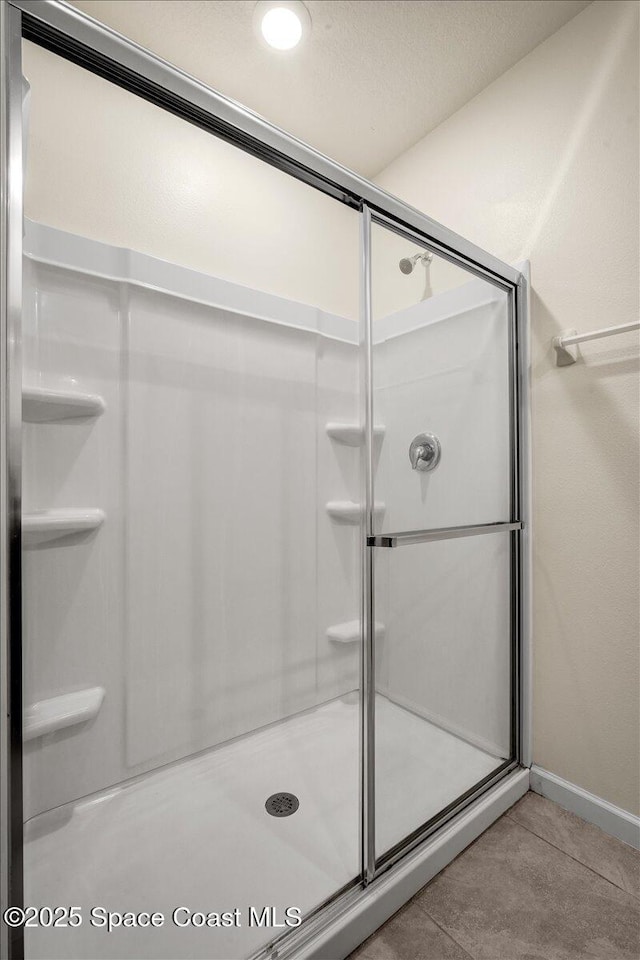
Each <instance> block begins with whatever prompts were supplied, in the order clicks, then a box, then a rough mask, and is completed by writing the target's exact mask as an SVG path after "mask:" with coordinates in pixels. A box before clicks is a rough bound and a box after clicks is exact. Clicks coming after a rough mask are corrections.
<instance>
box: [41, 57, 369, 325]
mask: <svg viewBox="0 0 640 960" xmlns="http://www.w3.org/2000/svg"><path fill="white" fill-rule="evenodd" d="M23 51H24V68H23V69H24V73H25V76H26V77H27V79H28V80H29V83H30V84H31V97H30V109H29V138H28V150H27V178H26V188H25V211H26V215H27V216H28V217H30V218H31V219H32V220H37V221H39V222H41V223H45V224H47V225H48V226H51V227H58V228H59V229H61V230H67V231H69V232H71V233H77V234H80V235H81V236H84V237H90V238H91V239H93V240H101V241H102V242H104V243H109V244H114V245H116V246H120V247H127V248H130V249H133V250H138V251H140V252H142V253H148V254H151V255H152V256H155V257H160V258H161V259H163V260H169V261H171V262H172V263H178V264H180V265H182V266H186V267H191V268H193V269H195V270H200V271H202V272H203V273H208V274H213V275H214V276H218V277H222V278H224V279H226V280H232V281H233V282H235V283H241V284H243V285H244V286H248V287H252V288H254V289H257V290H263V291H265V292H268V293H274V294H277V295H279V296H282V297H286V298H287V299H291V300H296V301H299V302H302V303H308V304H313V305H314V306H318V307H320V308H321V309H323V310H326V311H329V312H331V313H337V314H339V315H341V316H347V317H350V318H351V319H356V318H357V316H358V264H359V248H358V242H359V220H358V215H357V212H356V211H354V210H352V209H351V208H349V207H346V206H344V205H342V204H340V203H337V202H336V201H335V200H333V199H332V198H330V197H326V196H324V195H323V194H321V193H320V192H319V191H318V190H314V189H313V188H312V187H309V186H307V185H306V184H304V183H301V182H300V181H298V180H294V179H293V177H290V176H288V175H287V174H285V173H282V172H281V171H279V170H276V169H275V168H274V167H271V166H269V165H268V164H266V163H263V162H262V161H261V160H258V159H256V158H255V157H252V156H250V155H249V154H246V153H243V152H242V151H241V150H238V149H237V148H236V147H233V146H231V145H230V144H228V143H225V142H224V141H223V140H219V139H217V138H216V137H213V136H211V135H210V134H209V133H206V132H205V131H204V130H200V129H199V128H197V127H195V126H192V125H191V124H189V123H187V122H186V121H184V120H182V119H180V118H178V117H174V116H172V115H171V114H169V113H167V112H166V111H164V110H162V109H160V108H159V107H157V106H155V105H153V104H150V103H147V102H146V101H145V100H141V99H140V98H139V97H136V96H134V95H133V94H131V93H128V92H127V91H125V90H122V89H120V88H119V87H116V86H114V85H113V84H111V83H109V82H108V81H106V80H103V79H102V78H100V77H97V76H95V75H93V74H90V73H88V72H87V71H86V70H83V69H81V68H80V67H78V66H76V65H75V64H72V63H69V62H68V61H66V60H62V59H61V58H60V57H57V56H55V54H52V53H50V52H48V51H47V50H44V49H42V48H41V47H37V46H35V45H34V44H33V43H29V42H25V43H24V44H23Z"/></svg>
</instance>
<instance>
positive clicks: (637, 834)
mask: <svg viewBox="0 0 640 960" xmlns="http://www.w3.org/2000/svg"><path fill="white" fill-rule="evenodd" d="M530 776H531V789H532V790H533V791H534V792H535V793H539V794H541V795H542V796H543V797H547V799H548V800H553V801H554V802H555V803H558V804H559V805H560V806H561V807H564V808H565V810H570V811H571V813H575V814H577V816H579V817H582V819H583V820H586V821H587V822H588V823H593V824H595V826H596V827H600V829H601V830H604V832H605V833H608V834H609V835H610V836H612V837H617V839H618V840H622V841H623V843H628V844H629V846H630V847H635V848H636V850H640V817H636V816H634V814H632V813H628V812H627V811H626V810H623V809H622V808H621V807H616V806H614V805H613V804H612V803H609V802H608V801H607V800H603V799H602V798H601V797H596V796H595V794H593V793H589V792H588V791H587V790H583V789H582V787H578V786H576V784H575V783H569V781H568V780H563V779H562V777H557V776H556V775H555V773H549V771H548V770H543V769H542V767H537V766H535V764H534V766H532V767H531V771H530Z"/></svg>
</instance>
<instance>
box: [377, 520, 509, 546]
mask: <svg viewBox="0 0 640 960" xmlns="http://www.w3.org/2000/svg"><path fill="white" fill-rule="evenodd" d="M523 527H524V524H523V523H522V522H520V521H517V522H515V523H474V524H471V525H469V526H465V527H439V528H437V529H434V530H408V531H407V532H406V533H381V534H378V535H377V536H375V537H367V546H368V547H406V546H408V545H409V544H411V543H429V542H431V541H433V540H457V539H458V538H459V537H477V536H479V535H480V534H482V533H508V532H509V531H510V530H522V529H523Z"/></svg>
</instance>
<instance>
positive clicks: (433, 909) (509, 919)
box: [403, 817, 640, 960]
mask: <svg viewBox="0 0 640 960" xmlns="http://www.w3.org/2000/svg"><path fill="white" fill-rule="evenodd" d="M414 903H416V904H419V905H421V906H422V907H424V908H425V910H426V911H427V912H428V913H429V914H430V916H432V917H433V918H434V919H435V920H436V921H437V923H438V924H439V925H440V926H442V927H443V928H444V930H446V931H447V932H448V933H450V934H451V936H452V937H453V938H454V940H455V941H456V942H457V943H459V944H461V945H462V947H463V948H464V949H465V950H467V952H468V953H470V954H471V955H472V956H473V957H474V958H476V960H524V958H526V960H534V958H539V960H578V958H579V960H586V958H589V960H595V958H599V960H605V958H606V960H638V957H639V956H640V903H638V901H637V900H635V899H634V898H633V897H632V896H631V895H630V894H628V893H626V892H625V891H623V890H620V889H619V888H618V887H616V886H613V885H612V884H611V883H609V882H608V881H607V880H605V879H603V878H602V877H600V876H598V875H597V874H595V873H593V872H592V871H591V870H589V869H588V868H587V867H585V866H583V865H582V864H580V863H577V862H576V861H575V860H573V859H571V857H569V856H567V855H566V854H564V853H562V852H561V851H560V850H557V849H556V848H555V847H553V846H551V845H550V844H549V843H547V842H546V841H545V840H542V839H541V838H540V837H537V836H536V835H535V834H533V833H531V832H530V831H529V830H526V829H525V828H524V827H522V826H520V824H518V823H516V822H515V821H514V820H512V819H510V818H509V817H503V818H502V819H501V820H499V821H498V822H497V823H495V824H494V825H493V827H491V828H490V829H489V830H487V832H486V833H484V834H483V835H482V836H481V837H480V838H479V839H478V840H477V841H476V842H475V843H474V844H473V845H472V846H471V847H469V848H468V849H467V850H465V852H464V853H463V854H461V856H460V857H458V859H457V860H454V862H453V863H451V864H450V865H449V866H448V867H447V868H446V869H445V870H444V871H443V872H442V873H441V874H439V876H438V877H436V878H435V880H433V881H432V882H431V883H430V884H429V885H428V886H427V887H425V889H424V890H423V891H422V892H421V893H420V894H418V896H417V897H416V898H415V900H414ZM410 957H411V955H410V954H407V955H406V960H409V958H410ZM403 960H405V957H403ZM411 960H413V958H412V957H411Z"/></svg>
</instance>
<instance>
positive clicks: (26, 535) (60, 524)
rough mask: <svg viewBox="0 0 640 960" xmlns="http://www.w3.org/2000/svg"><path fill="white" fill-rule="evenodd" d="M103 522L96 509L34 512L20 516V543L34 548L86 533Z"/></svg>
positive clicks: (100, 513) (102, 512)
mask: <svg viewBox="0 0 640 960" xmlns="http://www.w3.org/2000/svg"><path fill="white" fill-rule="evenodd" d="M103 522H104V511H103V510H98V509H85V510H74V509H70V508H69V509H63V510H36V511H34V512H33V513H25V514H23V515H22V542H23V544H24V546H25V547H35V546H37V545H38V544H40V543H47V542H48V541H49V540H58V539H61V538H62V537H70V536H72V535H73V534H74V533H88V532H89V531H91V530H95V529H97V527H99V526H100V525H101V524H102V523H103Z"/></svg>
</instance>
